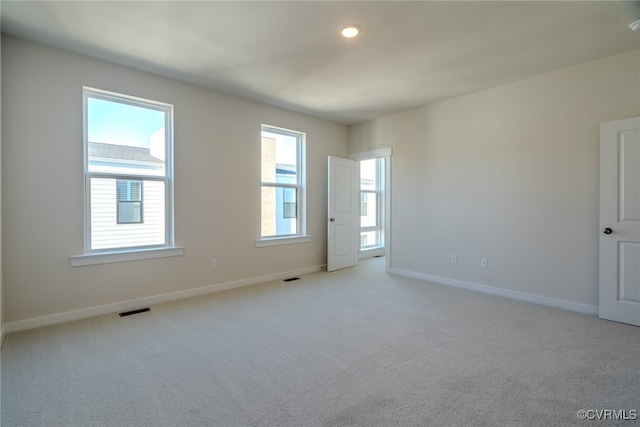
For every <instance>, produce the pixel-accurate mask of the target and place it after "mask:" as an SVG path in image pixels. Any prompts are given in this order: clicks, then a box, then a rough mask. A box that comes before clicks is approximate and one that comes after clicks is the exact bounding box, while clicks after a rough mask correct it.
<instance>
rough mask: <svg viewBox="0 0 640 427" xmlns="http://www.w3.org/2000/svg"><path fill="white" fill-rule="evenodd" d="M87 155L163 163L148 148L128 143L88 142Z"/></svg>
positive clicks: (99, 157)
mask: <svg viewBox="0 0 640 427" xmlns="http://www.w3.org/2000/svg"><path fill="white" fill-rule="evenodd" d="M89 157H92V158H98V159H110V160H129V161H134V162H147V163H164V161H163V160H161V159H159V158H157V157H154V156H152V155H151V154H150V152H149V149H148V148H142V147H131V146H129V145H116V144H104V143H102V142H89Z"/></svg>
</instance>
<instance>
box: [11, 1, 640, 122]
mask: <svg viewBox="0 0 640 427" xmlns="http://www.w3.org/2000/svg"><path fill="white" fill-rule="evenodd" d="M1 13H2V21H1V25H2V27H1V28H2V32H3V33H6V34H10V35H14V36H18V37H22V38H25V39H29V40H33V41H37V42H41V43H45V44H50V45H53V46H57V47H61V48H64V49H67V50H70V51H74V52H78V53H82V54H86V55H89V56H92V57H96V58H101V59H105V60H107V61H112V62H115V63H119V64H123V65H127V66H130V67H133V68H137V69H141V70H145V71H149V72H152V73H156V74H160V75H164V76H168V77H172V78H176V79H179V80H183V81H187V82H191V83H194V84H197V85H201V86H204V87H208V88H211V89H214V90H217V91H220V92H225V93H229V94H234V95H239V96H242V97H246V98H250V99H255V100H258V101H262V102H265V103H268V104H272V105H276V106H280V107H284V108H288V109H292V110H296V111H301V112H304V113H308V114H312V115H316V116H320V117H324V118H327V119H330V120H333V121H337V122H340V123H346V124H352V123H356V122H359V121H363V120H368V119H372V118H376V117H380V116H383V115H387V114H390V113H393V112H397V111H401V110H406V109H409V108H413V107H417V106H421V105H426V104H430V103H433V102H436V101H439V100H443V99H446V98H451V97H455V96H459V95H463V94H466V93H471V92H475V91H478V90H482V89H485V88H488V87H492V86H497V85H500V84H504V83H507V82H510V81H515V80H519V79H523V78H526V77H529V76H533V75H536V74H540V73H544V72H548V71H553V70H557V69H560V68H564V67H567V66H571V65H575V64H579V63H583V62H587V61H590V60H594V59H597V58H601V57H605V56H609V55H613V54H616V53H620V52H624V51H628V50H631V49H636V48H640V32H635V33H634V32H632V31H631V30H630V29H629V24H630V23H631V22H632V21H634V20H636V19H640V2H638V1H633V2H631V1H602V2H601V1H597V2H596V1H586V2H582V1H564V2H559V1H551V2H549V1H546V2H542V1H533V2H529V1H509V2H507V1H497V2H486V1H470V2H459V1H447V2H435V1H411V2H404V1H354V2H341V1H282V2H271V1H257V2H247V1H227V2H224V1H197V2H187V1H171V2H157V1H152V2H146V1H136V2H134V1H113V2H94V1H85V2H53V1H45V2H26V1H6V0H5V1H3V2H2V9H1ZM347 23H355V24H357V25H359V26H360V27H361V28H362V32H361V35H360V36H359V37H358V38H356V39H353V40H345V39H342V38H341V37H340V36H339V32H338V30H339V28H340V27H341V26H342V25H343V24H347Z"/></svg>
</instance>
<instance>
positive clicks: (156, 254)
mask: <svg viewBox="0 0 640 427" xmlns="http://www.w3.org/2000/svg"><path fill="white" fill-rule="evenodd" d="M183 253H184V247H182V246H173V247H168V248H154V249H133V250H129V251H118V252H99V253H91V254H83V255H73V256H71V257H70V258H71V267H82V266H85V265H96V264H109V263H113V262H125V261H137V260H141V259H153V258H165V257H172V256H180V255H182V254H183Z"/></svg>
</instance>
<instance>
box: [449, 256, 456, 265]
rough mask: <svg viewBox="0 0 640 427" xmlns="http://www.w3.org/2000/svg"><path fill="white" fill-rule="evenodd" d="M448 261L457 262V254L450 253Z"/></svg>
mask: <svg viewBox="0 0 640 427" xmlns="http://www.w3.org/2000/svg"><path fill="white" fill-rule="evenodd" d="M449 262H450V263H451V264H457V263H458V255H451V258H450V259H449Z"/></svg>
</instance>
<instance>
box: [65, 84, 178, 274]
mask: <svg viewBox="0 0 640 427" xmlns="http://www.w3.org/2000/svg"><path fill="white" fill-rule="evenodd" d="M89 97H95V98H100V99H105V100H110V101H114V102H120V103H123V104H130V105H134V106H142V107H145V108H150V106H155V107H157V108H158V109H159V110H162V111H164V112H165V132H166V135H167V140H166V142H165V169H166V173H165V176H164V177H158V176H147V175H126V174H109V173H102V172H100V173H97V172H89V170H88V168H89V150H88V129H87V119H88V111H87V103H88V98H89ZM82 109H83V122H82V126H83V173H84V185H85V191H84V193H85V201H84V218H85V225H84V253H83V254H81V255H72V256H71V257H70V260H71V266H72V267H79V266H85V265H94V264H106V263H113V262H122V261H134V260H142V259H152V258H162V257H171V256H179V255H182V254H183V252H184V247H182V246H175V243H174V242H175V240H174V239H175V236H174V215H175V211H174V204H173V201H174V197H173V191H174V174H173V105H171V104H166V103H163V102H158V101H152V100H147V99H143V98H138V97H135V96H131V95H125V94H120V93H115V92H109V91H105V90H102V89H96V88H92V87H88V86H83V87H82ZM94 176H109V178H113V179H136V180H143V181H144V180H158V181H164V182H165V219H166V220H165V227H166V228H165V244H164V245H154V246H136V247H123V248H113V249H108V250H92V249H91V207H90V200H91V199H90V192H91V189H90V179H91V177H94Z"/></svg>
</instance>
